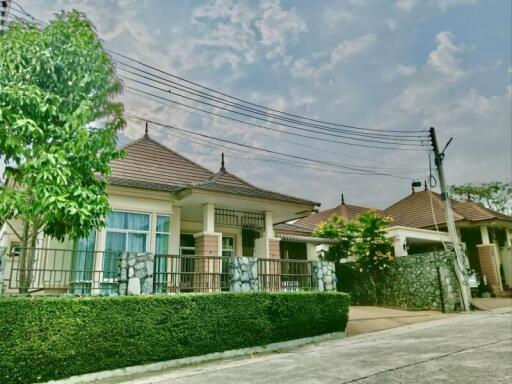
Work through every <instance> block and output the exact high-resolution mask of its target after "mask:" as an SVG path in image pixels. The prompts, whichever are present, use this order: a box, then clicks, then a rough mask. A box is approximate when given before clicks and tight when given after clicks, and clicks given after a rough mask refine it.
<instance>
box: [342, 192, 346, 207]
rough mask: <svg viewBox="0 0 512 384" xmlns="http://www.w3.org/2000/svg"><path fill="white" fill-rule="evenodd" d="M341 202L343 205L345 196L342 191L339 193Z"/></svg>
mask: <svg viewBox="0 0 512 384" xmlns="http://www.w3.org/2000/svg"><path fill="white" fill-rule="evenodd" d="M341 204H343V205H345V196H343V193H342V194H341Z"/></svg>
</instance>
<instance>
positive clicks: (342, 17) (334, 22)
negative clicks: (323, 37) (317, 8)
mask: <svg viewBox="0 0 512 384" xmlns="http://www.w3.org/2000/svg"><path fill="white" fill-rule="evenodd" d="M322 18H323V20H324V22H325V26H326V28H327V31H328V32H330V33H334V32H335V31H336V30H337V29H338V27H339V26H340V25H342V24H348V23H350V22H352V21H353V20H354V19H355V15H354V14H353V13H352V12H350V11H348V10H345V9H333V8H331V7H326V8H325V10H324V13H323V16H322Z"/></svg>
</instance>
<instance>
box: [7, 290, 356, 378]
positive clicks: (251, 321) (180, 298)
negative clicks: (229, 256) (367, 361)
mask: <svg viewBox="0 0 512 384" xmlns="http://www.w3.org/2000/svg"><path fill="white" fill-rule="evenodd" d="M348 305H349V296H348V295H347V294H344V293H313V292H311V293H245V294H236V293H218V294H197V295H192V294H188V295H187V294H184V295H172V296H171V295H161V296H158V295H157V296H125V297H95V298H71V297H67V298H66V297H61V298H59V297H39V298H35V297H33V298H27V297H13V298H3V299H0V383H4V384H7V383H32V382H40V381H47V380H50V379H58V378H63V377H68V376H72V375H77V374H82V373H88V372H95V371H101V370H108V369H114V368H120V367H126V366H130V365H137V364H145V363H151V362H157V361H163V360H169V359H177V358H181V357H187V356H195V355H202V354H206V353H211V352H219V351H226V350H230V349H237V348H243V347H249V346H256V345H264V344H268V343H273V342H278V341H285V340H291V339H295V338H301V337H308V336H315V335H320V334H323V333H328V332H336V331H343V330H344V329H345V326H346V323H347V313H348Z"/></svg>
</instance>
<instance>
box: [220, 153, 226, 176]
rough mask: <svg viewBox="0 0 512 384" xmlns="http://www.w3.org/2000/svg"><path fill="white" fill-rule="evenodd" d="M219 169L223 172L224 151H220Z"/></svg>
mask: <svg viewBox="0 0 512 384" xmlns="http://www.w3.org/2000/svg"><path fill="white" fill-rule="evenodd" d="M220 170H221V171H222V172H224V171H225V170H226V167H225V166H224V152H222V156H221V161H220Z"/></svg>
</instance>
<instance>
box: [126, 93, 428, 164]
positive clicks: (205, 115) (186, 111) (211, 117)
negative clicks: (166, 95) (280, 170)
mask: <svg viewBox="0 0 512 384" xmlns="http://www.w3.org/2000/svg"><path fill="white" fill-rule="evenodd" d="M128 93H131V94H134V95H138V96H142V97H145V98H148V99H149V100H151V101H154V102H156V103H159V104H162V105H166V106H168V107H171V108H173V109H176V110H178V111H182V112H184V113H187V114H192V115H195V116H198V117H200V118H206V119H209V120H211V121H214V122H217V121H216V120H215V118H214V117H213V116H211V115H210V114H208V113H206V114H201V113H197V112H194V111H188V110H185V109H182V108H180V107H179V106H176V105H172V104H168V103H166V102H164V101H162V100H159V99H156V98H151V96H145V95H142V94H139V93H138V91H132V90H128ZM220 123H221V124H223V125H224V124H225V125H230V126H232V127H236V128H239V126H238V125H235V124H233V123H229V122H223V121H222V122H220ZM278 132H281V131H278ZM283 133H286V132H283ZM258 134H259V135H262V136H266V137H269V138H271V139H278V140H279V141H282V142H285V143H290V144H293V145H297V146H300V147H303V148H307V149H309V150H315V151H319V152H326V153H332V154H334V155H336V156H340V157H347V158H350V159H351V160H354V159H356V160H357V159H360V160H364V161H370V162H373V163H374V162H375V160H369V159H366V158H363V157H360V156H356V155H346V156H343V153H341V152H340V151H332V150H329V149H327V148H319V147H315V146H312V145H311V144H303V143H299V142H296V141H292V140H286V139H283V138H281V137H278V136H273V135H269V134H265V133H263V132H260V133H258ZM378 163H379V165H382V164H383V163H384V164H390V165H395V164H391V163H389V162H386V161H382V160H379V161H378ZM375 168H379V167H375ZM393 169H394V170H398V171H400V169H402V170H403V169H407V170H411V169H410V168H409V167H403V166H399V167H397V166H394V167H393ZM423 171H425V169H421V172H423Z"/></svg>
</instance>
